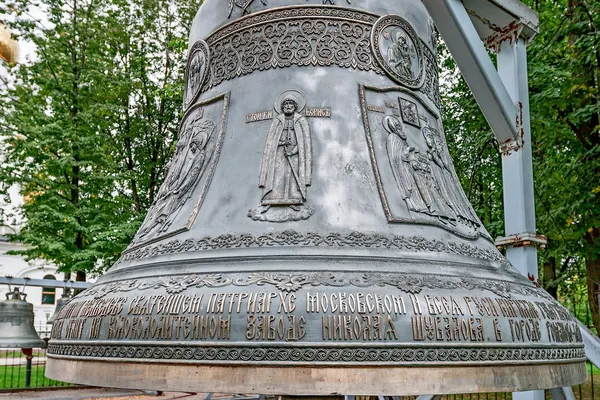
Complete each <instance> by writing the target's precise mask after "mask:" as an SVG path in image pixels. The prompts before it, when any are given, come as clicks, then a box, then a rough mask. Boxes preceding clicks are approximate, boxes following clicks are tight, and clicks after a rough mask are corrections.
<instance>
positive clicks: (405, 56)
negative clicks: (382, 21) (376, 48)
mask: <svg viewBox="0 0 600 400" xmlns="http://www.w3.org/2000/svg"><path fill="white" fill-rule="evenodd" d="M391 39H392V44H391V45H390V46H389V47H388V50H387V62H388V65H389V66H390V67H391V68H392V69H393V70H394V71H396V73H397V74H398V75H400V76H402V77H404V78H407V79H414V78H415V75H414V72H413V67H412V59H413V58H414V57H416V55H415V51H414V49H413V48H411V45H410V42H409V40H408V38H407V35H406V33H405V32H403V31H402V30H401V29H397V30H395V31H394V32H392V34H391Z"/></svg>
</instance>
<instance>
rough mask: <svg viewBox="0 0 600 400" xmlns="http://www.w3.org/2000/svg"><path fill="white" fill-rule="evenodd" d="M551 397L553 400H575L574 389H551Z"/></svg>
mask: <svg viewBox="0 0 600 400" xmlns="http://www.w3.org/2000/svg"><path fill="white" fill-rule="evenodd" d="M550 396H552V400H575V394H574V393H573V388H570V387H562V388H555V389H550Z"/></svg>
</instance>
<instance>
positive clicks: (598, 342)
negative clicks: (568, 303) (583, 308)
mask: <svg viewBox="0 0 600 400" xmlns="http://www.w3.org/2000/svg"><path fill="white" fill-rule="evenodd" d="M575 320H576V321H577V323H578V324H579V330H580V331H581V337H582V339H583V346H584V350H585V356H586V357H587V359H588V360H589V361H590V362H591V363H592V364H594V365H595V366H596V368H600V338H598V336H596V335H595V334H594V333H592V332H591V331H590V330H589V329H588V328H587V327H586V326H585V325H584V324H583V323H582V322H581V321H580V320H578V319H577V318H575Z"/></svg>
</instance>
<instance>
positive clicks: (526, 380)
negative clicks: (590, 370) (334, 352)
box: [46, 356, 587, 396]
mask: <svg viewBox="0 0 600 400" xmlns="http://www.w3.org/2000/svg"><path fill="white" fill-rule="evenodd" d="M46 376H47V377H49V378H51V379H60V380H65V381H68V382H73V383H77V384H85V385H93V386H110V387H120V388H128V389H143V388H148V387H151V388H153V389H156V390H163V391H183V392H220V393H254V394H280V395H283V394H286V395H320V396H324V395H344V394H355V395H386V396H392V395H397V396H411V395H412V396H414V395H421V394H450V393H485V392H487V393H490V392H515V391H527V390H537V389H549V388H554V387H561V386H570V385H574V384H575V385H576V384H579V383H583V382H585V380H586V379H587V372H586V365H585V363H584V362H577V363H563V364H539V365H501V366H483V367H477V366H467V367H462V368H456V367H435V368H432V367H427V368H425V367H392V366H386V367H343V368H340V367H337V368H336V367H312V366H299V367H298V366H296V367H271V366H221V365H210V366H208V365H194V364H160V363H152V364H142V363H133V362H114V361H113V362H106V361H80V360H67V359H59V358H55V357H52V356H50V357H49V359H48V365H47V368H46Z"/></svg>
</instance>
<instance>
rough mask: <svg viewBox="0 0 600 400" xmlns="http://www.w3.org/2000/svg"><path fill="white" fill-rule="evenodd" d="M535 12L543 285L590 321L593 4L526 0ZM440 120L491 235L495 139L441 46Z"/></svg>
mask: <svg viewBox="0 0 600 400" xmlns="http://www.w3.org/2000/svg"><path fill="white" fill-rule="evenodd" d="M525 2H526V3H527V4H528V5H529V6H531V7H533V8H534V9H535V10H536V11H537V12H539V14H540V24H541V29H540V34H539V35H538V36H537V38H536V39H535V40H534V41H533V42H532V43H531V45H530V46H529V49H528V58H529V63H528V64H529V65H528V67H529V79H530V102H531V119H532V140H533V153H534V154H533V156H534V174H535V196H536V198H535V200H536V212H537V225H538V232H540V233H541V234H543V235H546V236H547V237H548V242H549V243H548V248H547V249H546V250H544V251H541V252H540V261H541V262H540V267H541V266H542V265H543V264H546V267H544V268H543V270H542V271H541V273H540V276H541V277H542V278H541V281H543V285H544V287H546V288H549V287H558V289H559V290H558V294H559V296H560V299H561V300H562V301H563V302H564V303H565V305H567V306H568V307H569V308H570V309H571V310H572V311H573V312H574V313H575V314H576V315H577V316H578V317H580V318H581V319H582V321H584V322H588V321H586V320H587V319H588V318H589V317H588V298H589V306H590V308H591V310H592V313H593V315H594V323H595V325H596V327H598V326H599V325H600V316H599V313H598V305H597V302H596V296H595V294H594V292H595V290H596V289H597V288H598V283H599V282H600V262H598V256H599V255H600V122H599V116H600V97H599V95H600V93H599V91H600V30H599V29H600V2H590V1H585V0H529V1H525ZM440 54H441V58H442V61H443V62H444V71H443V74H444V79H443V82H445V84H444V85H443V87H442V90H443V92H444V117H445V120H444V125H445V129H446V134H447V138H448V143H449V147H450V150H451V152H452V153H453V154H452V155H453V157H454V159H455V163H456V167H457V172H458V174H459V177H460V179H461V181H462V183H463V187H464V188H465V191H466V192H467V194H468V195H469V198H470V200H471V202H472V203H473V205H474V207H475V209H476V210H477V212H478V214H479V216H480V218H481V220H482V221H483V223H484V224H485V226H486V228H487V229H488V231H489V232H490V233H491V235H492V236H493V237H497V236H502V235H503V234H504V226H503V221H502V218H503V217H502V214H503V213H502V200H503V199H502V176H501V160H500V155H499V154H498V149H497V144H496V143H495V142H494V141H493V136H492V134H491V132H490V130H489V128H488V126H487V124H486V122H485V119H484V118H483V116H482V114H481V113H480V111H479V109H478V107H477V105H476V103H475V101H474V99H473V97H472V96H471V94H470V92H469V89H468V87H467V86H466V84H465V81H464V79H463V78H462V77H461V76H460V75H459V74H458V72H457V68H456V66H455V64H454V62H453V60H452V58H451V57H450V56H449V54H448V53H447V51H444V49H442V51H441V52H440Z"/></svg>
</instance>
